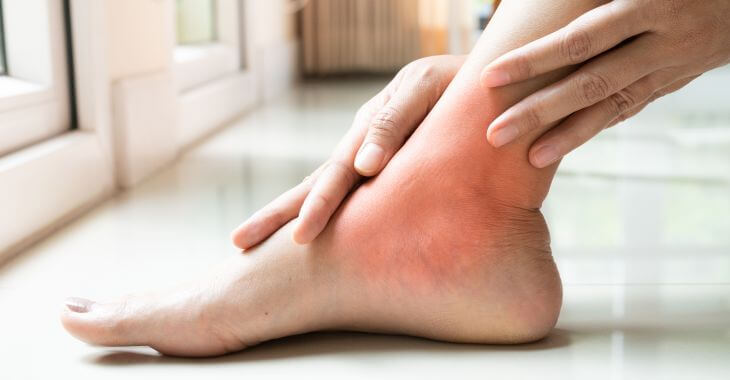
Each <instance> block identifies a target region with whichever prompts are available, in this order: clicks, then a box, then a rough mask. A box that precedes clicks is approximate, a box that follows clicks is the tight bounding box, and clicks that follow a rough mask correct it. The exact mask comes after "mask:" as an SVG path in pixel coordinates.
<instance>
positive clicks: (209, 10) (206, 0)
mask: <svg viewBox="0 0 730 380" xmlns="http://www.w3.org/2000/svg"><path fill="white" fill-rule="evenodd" d="M216 21H217V20H216V1H215V0H177V42H178V44H179V45H190V44H204V43H211V42H213V41H215V40H216V39H217V30H216Z"/></svg>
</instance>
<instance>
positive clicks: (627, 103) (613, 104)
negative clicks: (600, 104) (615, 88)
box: [607, 89, 637, 117]
mask: <svg viewBox="0 0 730 380" xmlns="http://www.w3.org/2000/svg"><path fill="white" fill-rule="evenodd" d="M607 101H608V104H609V107H610V108H611V112H612V113H613V114H614V115H618V116H619V117H621V115H623V114H624V113H625V112H627V111H628V110H630V109H631V108H633V107H634V106H635V105H636V103H637V98H636V96H635V95H634V94H633V93H632V92H631V91H630V90H629V89H625V90H622V91H619V92H617V93H615V94H613V95H611V96H609V97H608V99H607Z"/></svg>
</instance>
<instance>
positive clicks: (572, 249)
mask: <svg viewBox="0 0 730 380" xmlns="http://www.w3.org/2000/svg"><path fill="white" fill-rule="evenodd" d="M383 84H384V83H382V82H378V81H347V82H344V83H342V82H340V83H337V82H327V83H310V84H305V85H302V86H301V87H300V88H299V89H298V90H296V91H294V92H292V93H291V94H290V95H288V96H285V97H283V98H282V99H280V100H278V101H276V102H274V103H273V104H271V105H269V106H266V107H264V108H261V109H259V110H257V111H254V112H252V113H250V114H248V115H246V116H245V117H244V118H242V119H241V120H239V121H238V122H236V123H235V126H234V127H233V128H230V129H227V130H226V131H224V132H223V133H221V134H219V135H217V136H215V137H214V138H212V139H211V140H209V141H207V142H205V143H204V144H202V145H200V146H199V147H197V148H196V149H194V150H192V151H191V152H189V153H188V154H187V155H185V156H184V157H183V158H182V160H181V161H180V162H179V164H178V165H176V166H175V167H173V168H170V169H169V170H167V171H165V172H163V173H161V174H159V175H158V176H156V177H155V178H153V179H151V180H149V181H147V182H146V183H144V184H143V185H141V186H140V187H138V188H136V189H135V190H133V191H129V192H126V193H123V194H121V195H119V196H118V197H116V198H115V199H113V200H111V201H109V202H107V203H106V204H105V205H103V206H102V207H100V208H98V209H96V210H94V211H93V212H91V213H90V214H88V215H86V216H85V217H83V218H81V219H80V220H78V221H76V222H75V223H73V224H71V225H70V226H69V227H68V228H65V229H64V230H62V231H60V232H59V233H57V234H56V235H55V236H53V237H51V238H49V239H48V240H46V241H44V242H42V243H41V244H38V245H37V246H35V247H33V248H32V249H31V250H30V251H28V252H26V253H25V254H23V255H22V256H20V257H18V258H16V259H14V260H13V261H11V262H10V263H9V264H8V265H6V266H4V267H2V268H0V304H1V305H2V317H0V318H1V319H0V321H1V322H2V323H0V337H1V338H0V339H2V342H3V344H2V345H1V346H0V358H2V359H0V360H2V367H1V368H2V373H3V378H5V376H4V374H6V373H11V374H14V376H15V375H17V377H18V378H48V377H50V376H53V375H56V374H69V375H74V376H75V377H76V378H77V379H84V378H105V379H109V378H125V379H126V378H130V377H132V376H135V375H142V377H143V378H147V377H152V376H154V377H155V378H175V379H181V378H200V377H203V376H204V377H206V378H209V377H216V378H220V379H224V378H236V379H241V378H260V377H265V378H272V377H273V378H278V377H284V376H301V374H307V376H317V377H319V378H352V377H363V378H365V377H367V378H383V377H386V376H387V375H392V376H393V377H399V378H401V377H403V376H404V374H410V375H409V376H410V377H421V378H443V377H445V376H452V377H453V376H454V375H456V376H457V377H458V378H463V377H475V378H485V377H495V378H522V377H529V378H535V377H538V376H539V377H540V378H543V379H550V378H556V379H587V378H590V379H648V378H657V379H675V378H676V379H680V378H687V379H689V378H691V379H721V378H725V379H727V378H730V233H729V232H730V142H728V141H729V139H728V138H727V131H730V128H727V125H726V126H725V128H724V129H723V128H720V127H718V128H715V129H712V130H710V131H708V130H705V129H702V128H700V129H701V130H698V131H697V133H695V134H693V133H690V132H692V129H688V128H687V127H686V126H685V124H686V123H688V121H687V120H686V119H683V118H681V117H675V116H672V115H671V114H669V115H666V114H665V113H663V112H657V111H653V113H649V114H648V115H647V116H646V117H644V118H641V119H639V120H636V121H634V122H631V124H632V126H627V127H620V128H616V129H614V130H611V131H607V133H605V134H604V135H603V136H601V137H600V138H598V139H596V140H595V141H593V142H591V143H590V144H589V145H588V146H586V147H584V148H582V149H580V151H578V152H576V154H575V155H573V156H572V157H570V158H568V159H566V160H565V162H564V165H563V167H562V169H561V171H560V173H559V175H558V177H557V179H556V181H555V183H554V185H553V189H552V192H551V195H550V197H549V200H548V201H547V202H546V204H545V211H546V215H547V218H548V221H549V224H550V226H551V231H552V235H553V241H554V243H553V247H554V251H555V255H556V258H557V260H558V263H559V266H560V269H561V272H562V275H563V278H564V281H565V302H564V310H563V313H562V315H561V319H560V322H559V325H558V329H557V330H556V331H555V332H554V333H553V335H552V336H551V337H550V338H548V339H546V340H544V341H542V342H538V343H535V344H531V345H524V346H516V347H499V346H478V345H454V344H446V343H439V342H431V341H426V340H421V339H415V338H408V337H386V336H375V335H367V334H350V333H343V334H339V333H327V334H311V335H306V336H301V337H293V338H287V339H284V340H281V341H277V342H271V343H267V344H264V345H262V346H259V347H256V348H254V349H251V350H249V351H245V352H242V353H239V354H235V355H230V356H226V357H223V358H217V359H212V360H205V361H190V360H185V359H175V358H163V357H159V356H157V355H155V354H154V352H152V351H151V350H149V349H139V348H135V349H129V350H105V349H99V348H94V347H88V346H85V345H83V344H80V343H78V342H77V341H75V340H74V339H72V338H71V337H69V336H67V335H66V334H65V332H64V331H63V330H62V329H61V327H60V326H59V323H58V322H57V319H56V318H57V311H58V308H59V307H60V302H61V300H62V299H63V297H64V296H66V295H70V294H75V295H82V296H88V297H90V298H94V297H99V296H102V295H108V294H120V293H127V292H130V291H135V290H140V289H146V288H150V287H155V286H162V285H165V284H168V283H172V282H176V281H177V280H179V279H184V278H186V277H189V276H191V275H193V274H195V273H196V272H198V271H199V270H200V268H201V267H205V266H206V265H209V264H213V263H215V262H217V261H219V260H220V259H221V257H223V256H226V255H230V254H235V252H236V251H235V250H234V249H233V248H232V247H231V246H230V245H229V243H228V232H229V230H230V229H231V228H233V227H234V226H235V225H236V224H237V223H238V222H240V221H241V220H242V219H243V218H245V217H246V216H247V215H249V214H250V213H251V212H252V211H254V210H255V209H257V208H258V207H260V206H262V205H263V204H264V203H266V202H267V201H269V200H270V199H271V198H272V197H273V196H275V195H276V194H278V193H280V192H282V191H283V190H285V189H287V188H288V187H290V186H291V185H293V184H295V183H298V182H299V181H300V180H301V179H302V178H303V177H304V176H306V175H307V174H308V173H309V171H310V170H312V169H313V168H314V167H315V166H317V165H318V164H319V163H320V162H321V161H322V160H323V159H324V158H325V157H326V156H327V154H328V152H329V151H330V149H331V148H332V147H333V145H334V144H335V143H336V142H337V140H338V138H339V136H341V135H342V133H343V131H344V130H345V129H346V128H348V127H349V122H350V121H351V118H352V116H353V113H354V111H355V110H356V109H357V107H358V106H359V104H361V103H362V102H364V101H365V100H366V99H367V98H368V97H369V96H371V95H372V94H374V93H375V92H376V91H377V90H378V89H379V88H380V87H382V86H383ZM658 107H659V106H658ZM666 120H669V121H666ZM725 120H726V121H727V119H725ZM690 124H691V123H690ZM700 124H701V123H700ZM726 124H730V122H728V123H726ZM710 136H714V137H710ZM10 378H14V377H13V376H11V377H10Z"/></svg>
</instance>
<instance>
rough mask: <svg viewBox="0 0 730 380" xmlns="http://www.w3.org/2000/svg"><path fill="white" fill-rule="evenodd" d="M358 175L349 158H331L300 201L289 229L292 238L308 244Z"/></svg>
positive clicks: (318, 232) (325, 222) (343, 197)
mask: <svg viewBox="0 0 730 380" xmlns="http://www.w3.org/2000/svg"><path fill="white" fill-rule="evenodd" d="M359 179H360V176H359V175H358V174H357V173H356V172H355V170H354V169H353V166H352V161H344V162H343V161H332V162H331V163H330V164H329V165H327V167H326V168H325V169H324V170H323V171H322V174H321V175H320V177H319V179H318V180H317V182H316V183H315V184H314V187H312V191H310V193H309V194H308V195H307V198H306V199H305V200H304V204H302V208H301V210H300V212H299V221H298V223H297V225H296V226H295V227H294V231H293V232H292V238H293V239H294V241H295V242H296V243H299V244H307V243H310V242H311V241H312V240H314V239H315V238H316V237H317V236H318V235H319V234H320V232H322V230H324V227H325V226H326V225H327V222H328V221H329V219H330V217H331V216H332V214H334V212H335V210H337V208H338V207H339V205H340V203H342V200H343V199H345V196H347V194H348V193H349V192H350V189H352V187H353V186H354V185H355V183H357V181H358V180H359Z"/></svg>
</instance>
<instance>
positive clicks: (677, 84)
mask: <svg viewBox="0 0 730 380" xmlns="http://www.w3.org/2000/svg"><path fill="white" fill-rule="evenodd" d="M698 77H699V75H696V76H692V77H689V78H684V79H680V80H678V81H676V82H674V83H672V84H670V85H669V86H667V87H664V88H662V89H660V90H659V91H656V92H654V94H653V95H652V96H651V97H650V98H649V99H648V100H647V101H646V102H644V103H642V104H640V105H638V106H636V107H634V108H632V109H630V110H628V111H627V112H624V113H623V114H622V115H620V116H619V117H617V118H615V119H614V120H613V121H611V123H610V124H609V125H608V128H611V127H613V126H615V125H616V124H618V123H621V122H623V121H624V120H627V119H630V118H632V117H634V116H636V114H638V113H639V112H641V111H643V110H644V108H646V106H648V105H649V104H651V103H652V102H653V101H655V100H657V99H659V98H661V97H663V96H665V95H669V94H671V93H673V92H676V91H679V90H680V89H682V88H683V87H684V86H686V85H688V84H689V83H690V82H692V81H693V80H695V79H697V78H698Z"/></svg>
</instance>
